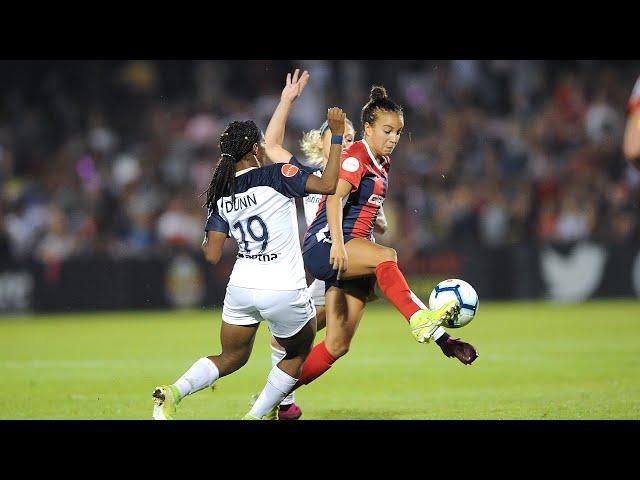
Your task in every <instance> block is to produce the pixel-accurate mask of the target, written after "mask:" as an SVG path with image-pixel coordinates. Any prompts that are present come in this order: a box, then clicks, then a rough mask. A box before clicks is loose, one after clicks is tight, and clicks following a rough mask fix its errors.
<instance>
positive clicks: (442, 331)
mask: <svg viewBox="0 0 640 480" xmlns="http://www.w3.org/2000/svg"><path fill="white" fill-rule="evenodd" d="M445 333H447V331H446V330H445V329H444V328H442V327H438V328H436V331H435V332H433V334H432V335H431V338H433V339H434V340H437V339H439V338H440V337H441V336H442V335H443V334H445Z"/></svg>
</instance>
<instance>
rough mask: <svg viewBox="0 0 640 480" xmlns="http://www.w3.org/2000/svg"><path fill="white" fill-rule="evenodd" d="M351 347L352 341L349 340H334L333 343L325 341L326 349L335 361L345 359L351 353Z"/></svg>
mask: <svg viewBox="0 0 640 480" xmlns="http://www.w3.org/2000/svg"><path fill="white" fill-rule="evenodd" d="M350 345H351V340H347V339H340V340H333V341H326V340H325V347H326V348H327V351H328V352H329V353H330V354H331V356H332V357H333V358H335V359H338V358H340V357H344V356H345V355H346V354H347V353H348V352H349V346H350Z"/></svg>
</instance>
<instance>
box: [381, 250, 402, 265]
mask: <svg viewBox="0 0 640 480" xmlns="http://www.w3.org/2000/svg"><path fill="white" fill-rule="evenodd" d="M382 258H383V260H382V261H383V262H389V261H391V262H397V261H398V252H396V251H395V249H393V248H389V247H384V249H383V251H382Z"/></svg>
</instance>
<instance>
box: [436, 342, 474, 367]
mask: <svg viewBox="0 0 640 480" xmlns="http://www.w3.org/2000/svg"><path fill="white" fill-rule="evenodd" d="M440 348H441V349H442V352H443V353H444V354H445V355H446V356H447V357H456V358H457V359H458V360H460V361H461V362H462V363H464V364H465V365H470V364H472V363H473V361H474V360H475V359H476V358H478V352H476V349H475V348H473V345H471V344H469V343H465V342H461V341H460V339H459V338H452V337H449V338H447V341H446V342H445V343H443V344H442V345H440Z"/></svg>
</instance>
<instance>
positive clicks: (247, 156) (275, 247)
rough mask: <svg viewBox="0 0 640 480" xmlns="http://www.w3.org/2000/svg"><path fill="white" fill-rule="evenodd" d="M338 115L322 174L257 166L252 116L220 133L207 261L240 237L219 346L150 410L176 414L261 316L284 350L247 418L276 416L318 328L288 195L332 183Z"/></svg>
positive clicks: (240, 357) (223, 369) (248, 337)
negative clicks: (216, 352) (283, 355)
mask: <svg viewBox="0 0 640 480" xmlns="http://www.w3.org/2000/svg"><path fill="white" fill-rule="evenodd" d="M307 79H308V76H307ZM305 82H306V80H305ZM302 86H303V85H302ZM344 118H345V114H344V113H343V112H342V110H340V109H339V108H332V109H329V111H328V113H327V119H328V122H329V124H330V126H331V128H332V130H334V131H335V132H337V134H336V136H335V138H334V141H333V145H332V147H331V153H330V156H329V162H328V164H327V167H326V168H325V170H324V172H323V174H322V176H321V177H317V176H315V175H310V174H309V173H308V172H304V171H302V170H300V169H299V168H298V167H296V166H295V165H290V164H275V165H269V166H267V167H262V161H263V157H264V145H263V139H262V138H261V137H262V134H261V132H260V130H259V129H258V127H257V126H256V125H255V123H253V122H252V121H246V122H232V123H231V124H230V125H229V126H228V127H227V129H226V130H225V131H224V133H223V134H222V135H221V137H220V150H221V153H222V158H221V159H220V161H219V163H218V166H217V167H216V170H215V172H214V174H213V178H212V180H211V184H210V186H209V189H208V191H207V202H206V204H205V205H206V206H207V208H208V210H209V216H208V218H207V224H206V227H205V231H206V232H207V233H206V236H205V240H204V242H203V245H202V248H203V251H204V254H205V257H206V258H207V260H208V261H210V262H212V263H217V262H218V261H219V260H220V257H221V255H222V246H223V244H224V242H225V240H226V238H227V237H228V236H229V233H231V235H233V237H234V239H235V240H236V241H237V243H238V255H237V260H236V263H235V265H234V268H233V271H232V273H231V276H230V278H229V284H228V285H227V291H226V295H225V300H224V307H223V312H222V320H223V322H222V326H221V330H220V339H221V344H222V353H220V354H219V355H211V356H208V357H203V358H200V359H199V360H198V361H196V362H195V363H194V364H193V365H192V366H191V368H189V370H187V372H186V373H185V374H184V375H182V376H181V377H180V378H179V379H178V380H177V381H176V382H175V383H174V384H172V385H161V386H158V387H156V388H155V390H154V393H153V398H154V409H153V418H155V419H158V420H164V419H173V418H174V414H175V411H176V405H177V404H178V403H179V402H180V401H181V400H182V399H184V397H186V396H187V395H190V394H193V393H195V392H198V391H200V390H202V389H204V388H206V387H208V386H210V385H212V384H213V383H214V382H215V381H216V380H217V379H218V378H220V377H223V376H225V375H229V374H231V373H233V372H235V371H236V370H238V369H239V368H241V367H242V366H243V365H244V364H245V363H246V362H247V360H248V358H249V356H250V354H251V350H252V347H253V342H254V339H255V335H256V332H257V329H258V326H259V324H260V321H261V320H267V322H268V323H269V328H270V330H271V332H272V333H273V335H275V336H276V338H277V339H278V343H279V344H280V345H282V346H283V347H284V349H285V351H286V356H285V357H284V358H282V359H281V360H280V362H278V364H277V365H275V366H274V367H273V368H272V369H271V372H270V373H269V376H268V378H267V383H266V385H265V387H264V389H263V390H262V392H261V393H260V395H259V396H258V398H257V400H256V402H255V403H254V405H253V406H252V408H251V410H250V411H249V413H248V414H247V415H245V417H244V418H245V419H248V420H257V419H275V418H276V409H277V406H278V405H279V404H280V402H281V401H282V400H283V399H284V397H286V396H287V395H288V394H289V393H290V392H291V390H292V389H293V386H294V385H295V384H296V382H297V379H298V376H299V374H300V369H301V367H302V364H303V362H304V360H305V359H306V357H307V355H308V353H309V351H310V350H311V347H312V346H313V339H314V336H315V331H316V321H315V308H314V306H313V302H312V301H311V296H310V294H309V291H308V289H307V285H306V279H305V273H304V266H303V262H302V255H301V250H300V242H299V238H298V222H297V215H296V207H295V200H294V198H295V197H303V196H305V195H306V194H307V193H322V194H331V193H333V192H334V191H335V187H336V184H337V179H338V169H339V163H338V159H339V157H340V153H341V151H342V148H341V146H342V133H343V132H344Z"/></svg>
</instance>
